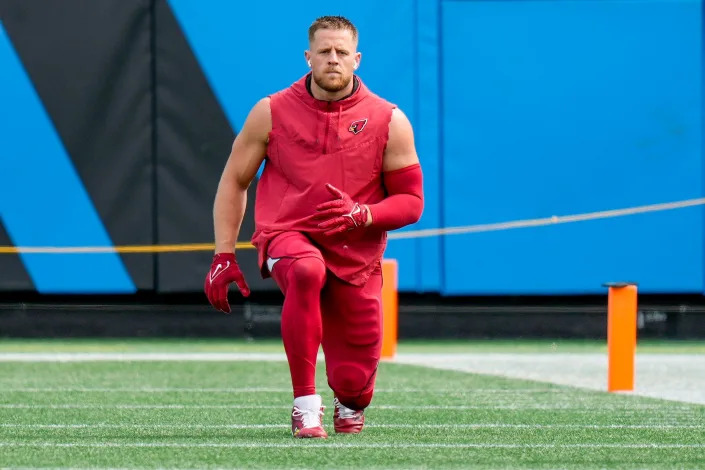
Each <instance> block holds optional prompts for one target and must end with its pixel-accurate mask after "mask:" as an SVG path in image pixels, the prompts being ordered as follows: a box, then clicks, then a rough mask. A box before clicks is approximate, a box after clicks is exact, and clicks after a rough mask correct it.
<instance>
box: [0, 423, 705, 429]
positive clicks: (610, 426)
mask: <svg viewBox="0 0 705 470" xmlns="http://www.w3.org/2000/svg"><path fill="white" fill-rule="evenodd" d="M290 426H291V425H289V424H132V423H131V424H110V423H80V424H35V423H30V424H19V423H2V424H0V428H10V429H20V430H22V429H288V428H289V427H290ZM368 428H373V429H374V428H380V429H529V430H534V429H576V430H591V429H594V430H609V429H649V430H654V431H667V430H681V429H705V424H682V425H681V424H604V425H603V424H507V423H467V424H425V423H419V424H374V423H366V424H365V429H368Z"/></svg>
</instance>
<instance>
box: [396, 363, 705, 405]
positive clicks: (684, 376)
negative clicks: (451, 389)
mask: <svg viewBox="0 0 705 470" xmlns="http://www.w3.org/2000/svg"><path fill="white" fill-rule="evenodd" d="M394 362H396V363H398V364H409V365H417V366H426V367H433V368H436V369H445V370H455V371H460V372H470V373H475V374H489V375H494V376H500V377H508V378H512V379H524V380H532V381H537V382H543V383H553V384H559V385H567V386H571V387H580V388H585V389H589V390H599V391H603V392H606V391H607V354H606V353H604V354H598V353H538V354H537V353H468V354H398V355H397V356H396V358H395V361H394ZM633 394H634V395H639V396H646V397H651V398H660V399H666V400H675V401H681V402H688V403H698V404H704V405H705V354H654V353H637V354H636V360H635V385H634V392H633Z"/></svg>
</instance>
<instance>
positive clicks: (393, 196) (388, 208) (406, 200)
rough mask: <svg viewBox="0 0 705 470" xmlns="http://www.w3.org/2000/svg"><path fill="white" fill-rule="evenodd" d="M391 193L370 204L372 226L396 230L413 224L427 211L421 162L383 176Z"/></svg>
mask: <svg viewBox="0 0 705 470" xmlns="http://www.w3.org/2000/svg"><path fill="white" fill-rule="evenodd" d="M382 178H383V182H384V187H385V188H386V189H387V194H388V196H387V197H386V198H385V199H384V200H382V201H381V202H379V203H377V204H370V205H368V207H369V208H370V213H371V214H372V226H373V227H377V228H380V229H382V230H395V229H398V228H401V227H404V226H406V225H409V224H413V223H414V222H416V221H418V220H419V218H421V212H423V174H422V173H421V165H419V164H418V163H416V164H414V165H410V166H407V167H404V168H400V169H399V170H394V171H385V172H384V173H383V175H382Z"/></svg>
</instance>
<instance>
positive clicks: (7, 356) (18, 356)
mask: <svg viewBox="0 0 705 470" xmlns="http://www.w3.org/2000/svg"><path fill="white" fill-rule="evenodd" d="M321 357H322V356H321ZM95 361H139V362H144V361H212V362H223V361H225V362H230V361H286V355H285V354H284V353H178V352H177V353H97V352H75V353H63V352H62V353H0V362H95Z"/></svg>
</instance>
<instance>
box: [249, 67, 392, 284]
mask: <svg viewBox="0 0 705 470" xmlns="http://www.w3.org/2000/svg"><path fill="white" fill-rule="evenodd" d="M307 77H308V75H307V76H305V77H303V78H301V79H300V80H298V81H297V82H295V83H294V84H293V85H291V86H290V87H289V88H286V89H284V90H282V91H280V92H278V93H276V94H274V95H272V96H271V97H270V98H271V101H270V107H271V110H272V131H271V133H270V134H269V143H268V145H267V157H266V159H265V166H264V170H263V172H262V176H261V178H260V180H259V182H258V183H257V195H256V199H255V232H254V234H253V236H252V243H253V244H254V245H255V247H256V248H257V250H258V253H259V256H258V259H259V265H260V270H261V272H262V276H263V277H265V278H266V277H269V272H268V270H267V268H266V260H267V247H268V245H269V242H270V241H271V240H272V239H273V238H274V237H276V236H277V235H278V234H280V233H282V232H286V231H298V232H302V233H305V234H306V235H307V236H308V237H309V238H310V239H311V241H312V242H313V244H314V245H315V246H316V247H318V248H319V249H320V250H321V253H322V254H323V258H324V260H325V263H326V266H327V267H328V269H330V270H331V272H333V274H335V275H336V276H337V277H339V278H340V279H342V280H344V281H346V282H349V283H351V284H354V285H362V284H364V283H365V282H366V281H367V279H368V278H369V276H370V274H371V272H372V271H373V270H374V269H375V267H376V266H377V262H378V261H379V260H380V259H381V257H382V254H383V253H384V249H385V247H386V242H387V234H386V232H384V231H381V230H378V229H375V228H374V226H370V227H367V228H364V229H357V230H353V231H349V232H345V233H343V234H340V235H338V236H333V237H327V236H324V235H323V233H322V231H321V230H320V229H318V227H317V225H318V223H319V222H320V221H316V220H312V219H311V217H312V216H313V215H314V214H315V213H316V206H317V205H318V204H320V203H322V202H325V201H329V200H331V198H332V196H331V195H330V193H329V192H328V191H327V190H326V188H325V185H326V183H330V184H332V185H333V186H335V187H337V188H339V189H341V190H343V191H345V192H346V193H348V194H349V195H350V197H351V198H352V199H353V201H357V202H359V203H360V204H374V203H377V202H380V201H381V200H382V199H384V197H385V191H384V186H383V185H382V157H383V155H384V150H385V147H386V145H387V139H388V137H389V122H390V120H391V118H392V110H393V109H394V107H395V106H394V105H393V104H391V103H389V102H387V101H385V100H383V99H382V98H380V97H378V96H377V95H375V94H373V93H372V92H370V91H369V90H368V89H367V87H365V85H364V84H363V83H362V81H360V80H359V78H357V80H358V83H359V85H358V87H357V89H356V90H355V91H354V92H353V93H352V94H351V95H350V96H348V97H347V98H344V99H342V100H340V101H320V100H317V99H315V98H314V97H313V96H311V94H310V93H309V92H308V90H307V88H306V79H307Z"/></svg>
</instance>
